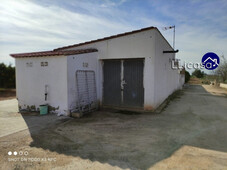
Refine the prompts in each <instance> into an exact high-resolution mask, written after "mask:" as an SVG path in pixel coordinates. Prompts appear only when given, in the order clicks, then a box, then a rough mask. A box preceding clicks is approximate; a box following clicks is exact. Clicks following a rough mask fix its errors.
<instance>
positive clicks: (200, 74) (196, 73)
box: [192, 69, 205, 78]
mask: <svg viewBox="0 0 227 170" xmlns="http://www.w3.org/2000/svg"><path fill="white" fill-rule="evenodd" d="M192 75H193V76H195V77H197V78H203V77H204V75H205V73H204V72H203V71H201V70H200V69H195V71H193V72H192Z"/></svg>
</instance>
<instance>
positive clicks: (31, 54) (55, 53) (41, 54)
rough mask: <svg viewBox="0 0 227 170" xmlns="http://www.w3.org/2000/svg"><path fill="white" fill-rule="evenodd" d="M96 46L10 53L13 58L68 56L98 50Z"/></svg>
mask: <svg viewBox="0 0 227 170" xmlns="http://www.w3.org/2000/svg"><path fill="white" fill-rule="evenodd" d="M97 51H98V50H97V49H95V48H88V49H79V50H67V51H39V52H28V53H16V54H10V56H11V57H13V58H25V57H46V56H61V55H62V56H68V55H76V54H84V53H92V52H97Z"/></svg>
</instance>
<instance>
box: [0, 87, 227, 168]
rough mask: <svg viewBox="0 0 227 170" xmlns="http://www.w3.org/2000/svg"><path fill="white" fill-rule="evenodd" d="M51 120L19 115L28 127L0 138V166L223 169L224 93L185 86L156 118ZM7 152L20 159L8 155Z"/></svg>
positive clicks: (226, 161)
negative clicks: (15, 152)
mask: <svg viewBox="0 0 227 170" xmlns="http://www.w3.org/2000/svg"><path fill="white" fill-rule="evenodd" d="M0 110H1V105H0ZM126 113H127V112H126ZM0 114H1V115H2V114H3V113H1V112H0ZM5 114H12V113H9V112H6V113H5ZM54 117H55V116H51V115H48V116H25V115H23V116H22V118H23V119H22V120H24V121H25V122H26V125H27V127H28V129H27V130H26V129H24V130H21V131H19V132H17V133H13V134H11V135H7V136H3V137H1V138H0V148H1V152H0V167H1V168H2V169H50V168H52V169H62V168H65V169H212V170H213V169H227V91H226V90H223V89H219V88H218V89H217V88H214V87H211V86H200V85H190V86H186V87H185V88H184V89H183V90H182V91H180V92H179V93H178V94H177V95H176V97H175V98H174V99H173V100H172V101H171V102H170V103H169V104H168V106H167V107H166V108H165V109H164V110H163V112H162V113H160V114H155V113H153V114H136V113H135V114H128V113H127V114H123V113H119V112H116V113H110V112H105V111H99V112H95V113H93V114H90V115H87V116H85V117H83V118H81V119H71V118H54ZM52 118H53V119H52ZM51 119H52V120H53V121H49V120H51ZM18 120H19V119H18ZM3 121H5V119H4V118H2V117H0V124H1V123H2V122H3ZM36 121H37V122H39V123H36V127H39V128H35V129H34V124H35V122H36ZM18 124H19V123H18ZM39 124H40V126H39ZM9 151H12V152H14V151H17V152H18V154H19V153H22V155H16V156H15V155H13V154H12V155H10V156H9V155H8V152H9Z"/></svg>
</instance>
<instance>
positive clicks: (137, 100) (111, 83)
mask: <svg viewBox="0 0 227 170" xmlns="http://www.w3.org/2000/svg"><path fill="white" fill-rule="evenodd" d="M143 68H144V59H125V60H105V61H104V66H103V73H104V83H103V104H104V105H106V106H117V107H134V108H142V107H143V104H144V87H143Z"/></svg>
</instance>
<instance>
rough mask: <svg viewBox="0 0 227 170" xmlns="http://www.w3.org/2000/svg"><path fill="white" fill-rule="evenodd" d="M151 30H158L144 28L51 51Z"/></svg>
mask: <svg viewBox="0 0 227 170" xmlns="http://www.w3.org/2000/svg"><path fill="white" fill-rule="evenodd" d="M152 29H156V30H158V29H157V27H146V28H142V29H139V30H134V31H130V32H125V33H121V34H116V35H112V36H109V37H104V38H100V39H96V40H91V41H86V42H83V43H79V44H73V45H68V46H63V47H59V48H56V49H54V50H53V51H60V50H64V49H68V48H73V47H79V46H82V45H86V44H91V43H95V42H99V41H105V40H109V39H113V38H118V37H123V36H127V35H130V34H135V33H138V32H143V31H147V30H152Z"/></svg>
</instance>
